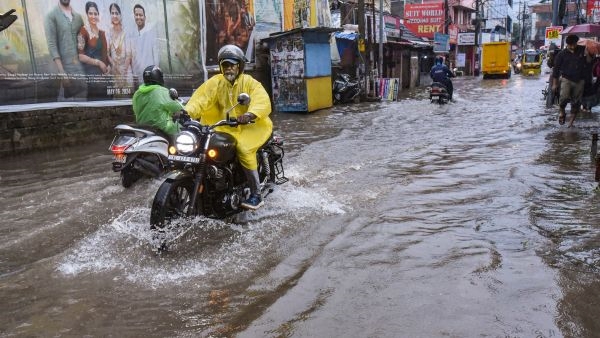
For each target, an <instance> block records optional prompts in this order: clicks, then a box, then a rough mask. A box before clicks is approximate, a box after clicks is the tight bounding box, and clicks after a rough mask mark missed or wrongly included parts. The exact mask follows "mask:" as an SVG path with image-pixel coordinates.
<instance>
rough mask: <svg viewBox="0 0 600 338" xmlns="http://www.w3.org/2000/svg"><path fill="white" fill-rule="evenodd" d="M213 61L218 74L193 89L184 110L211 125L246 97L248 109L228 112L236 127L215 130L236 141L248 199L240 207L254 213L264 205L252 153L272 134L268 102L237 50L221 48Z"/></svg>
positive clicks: (260, 86)
mask: <svg viewBox="0 0 600 338" xmlns="http://www.w3.org/2000/svg"><path fill="white" fill-rule="evenodd" d="M217 58H218V61H219V69H220V70H221V73H220V74H217V75H215V76H213V77H211V78H210V79H208V81H206V82H204V83H203V84H202V85H201V86H200V87H198V89H196V91H195V92H194V93H193V94H192V97H191V98H190V100H189V101H188V103H187V105H186V106H185V110H186V111H187V112H188V113H189V114H190V116H191V117H192V118H194V119H196V120H200V123H201V124H202V125H211V124H214V123H216V122H218V121H220V120H222V119H224V118H225V112H226V111H227V110H228V109H229V108H231V107H233V106H234V105H235V103H236V98H237V97H238V95H240V93H247V94H249V95H250V97H251V98H252V100H251V102H250V104H249V105H248V106H242V105H239V106H237V107H235V109H233V111H232V112H231V116H232V117H236V118H237V121H238V123H240V126H238V127H237V128H232V127H223V128H218V129H217V130H219V131H221V132H225V133H228V134H230V135H231V136H233V137H234V138H235V139H236V140H237V144H236V150H237V154H238V158H239V160H240V163H241V165H242V167H244V173H245V174H246V179H247V180H248V182H249V185H250V197H249V198H248V199H246V200H245V201H243V202H242V204H241V206H242V207H243V208H245V209H250V210H256V209H258V208H260V207H261V206H263V204H264V203H263V200H262V196H261V194H260V181H259V178H258V170H257V169H258V162H257V159H256V151H257V150H258V148H260V147H261V146H262V145H263V144H264V143H265V142H267V140H268V139H269V137H270V136H271V133H272V131H273V122H271V119H270V118H269V114H271V99H270V98H269V95H268V94H267V91H266V90H265V88H264V87H263V86H262V84H261V83H260V82H258V81H257V80H256V79H254V78H253V77H252V76H251V75H248V74H244V64H245V62H246V57H245V56H244V52H243V51H242V50H241V49H240V48H239V47H237V46H235V45H225V46H223V47H222V48H221V49H220V50H219V53H218V56H217ZM252 122H253V123H252Z"/></svg>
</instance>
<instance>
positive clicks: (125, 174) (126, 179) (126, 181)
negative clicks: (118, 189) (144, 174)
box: [121, 168, 140, 188]
mask: <svg viewBox="0 0 600 338" xmlns="http://www.w3.org/2000/svg"><path fill="white" fill-rule="evenodd" d="M139 179H140V173H139V172H138V171H137V170H135V169H133V168H125V169H123V170H121V185H122V186H123V188H129V187H131V186H132V185H133V184H134V183H135V182H136V181H137V180H139Z"/></svg>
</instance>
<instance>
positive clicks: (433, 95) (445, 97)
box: [429, 82, 450, 104]
mask: <svg viewBox="0 0 600 338" xmlns="http://www.w3.org/2000/svg"><path fill="white" fill-rule="evenodd" d="M429 100H430V101H431V103H434V102H437V103H439V104H445V103H448V101H449V100H450V95H449V94H448V89H446V86H444V84H442V83H440V82H433V83H432V84H431V86H429Z"/></svg>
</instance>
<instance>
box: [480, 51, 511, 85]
mask: <svg viewBox="0 0 600 338" xmlns="http://www.w3.org/2000/svg"><path fill="white" fill-rule="evenodd" d="M510 56H511V52H510V42H486V43H484V44H483V45H482V55H481V72H482V74H483V78H484V79H488V78H491V77H502V78H506V79H509V78H510V75H511V67H510Z"/></svg>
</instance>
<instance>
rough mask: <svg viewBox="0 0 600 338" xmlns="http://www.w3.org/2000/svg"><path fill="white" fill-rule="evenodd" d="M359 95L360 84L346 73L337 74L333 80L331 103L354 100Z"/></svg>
mask: <svg viewBox="0 0 600 338" xmlns="http://www.w3.org/2000/svg"><path fill="white" fill-rule="evenodd" d="M359 95H360V84H359V83H358V81H352V80H351V78H350V75H348V74H343V73H340V74H337V76H336V77H335V81H333V103H349V102H355V101H356V100H357V98H358V97H359Z"/></svg>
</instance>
